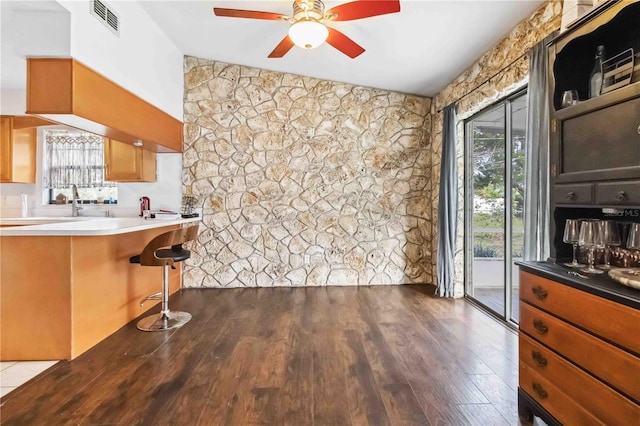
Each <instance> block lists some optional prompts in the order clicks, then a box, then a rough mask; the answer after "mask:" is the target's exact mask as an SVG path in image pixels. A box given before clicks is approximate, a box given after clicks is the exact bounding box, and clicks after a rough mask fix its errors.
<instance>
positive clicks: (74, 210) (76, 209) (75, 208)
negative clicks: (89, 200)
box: [71, 183, 82, 217]
mask: <svg viewBox="0 0 640 426" xmlns="http://www.w3.org/2000/svg"><path fill="white" fill-rule="evenodd" d="M71 192H72V197H73V199H72V200H71V216H73V217H78V216H80V210H82V206H81V205H79V204H78V201H80V196H79V195H78V187H77V186H76V184H75V183H74V184H73V185H71Z"/></svg>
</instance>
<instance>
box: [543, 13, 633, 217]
mask: <svg viewBox="0 0 640 426" xmlns="http://www.w3.org/2000/svg"><path fill="white" fill-rule="evenodd" d="M638 22H640V1H638V0H635V1H620V2H616V1H612V2H607V3H604V4H603V5H602V6H600V7H598V8H596V9H595V10H594V11H593V12H592V13H590V14H589V15H588V16H586V17H585V18H584V19H582V20H581V21H580V22H578V23H576V25H574V27H573V28H570V29H569V30H568V31H567V32H565V33H563V34H562V35H560V36H559V37H557V38H556V39H555V40H554V41H553V42H552V44H551V45H550V46H549V77H550V78H549V80H550V104H551V117H550V118H551V129H550V131H551V147H550V148H551V158H550V160H551V162H550V164H551V170H550V174H551V179H552V182H553V184H554V188H553V200H552V201H553V202H554V204H555V205H560V206H562V205H567V206H594V205H595V206H598V207H607V206H611V207H616V206H638V205H640V31H638ZM598 46H604V49H605V62H604V66H603V76H602V90H601V94H600V95H592V96H591V98H590V80H591V75H592V70H593V69H594V63H595V60H594V57H595V55H596V51H598ZM568 90H576V91H577V92H578V95H579V99H580V101H579V102H577V103H576V104H573V105H564V106H563V105H562V98H563V93H564V92H565V91H568Z"/></svg>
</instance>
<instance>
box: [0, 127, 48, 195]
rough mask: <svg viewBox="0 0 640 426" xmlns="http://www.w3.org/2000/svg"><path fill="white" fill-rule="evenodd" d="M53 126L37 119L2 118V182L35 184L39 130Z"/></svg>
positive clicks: (0, 178) (0, 144)
mask: <svg viewBox="0 0 640 426" xmlns="http://www.w3.org/2000/svg"><path fill="white" fill-rule="evenodd" d="M51 124H54V123H51V122H48V121H46V120H42V119H39V118H37V117H20V116H2V117H0V129H1V133H2V135H1V137H0V182H2V183H35V181H36V145H37V130H38V129H37V128H38V126H44V125H51Z"/></svg>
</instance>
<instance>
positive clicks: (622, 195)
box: [616, 191, 627, 201]
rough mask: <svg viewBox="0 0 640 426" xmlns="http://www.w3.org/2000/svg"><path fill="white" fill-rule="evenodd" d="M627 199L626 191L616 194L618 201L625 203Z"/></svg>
mask: <svg viewBox="0 0 640 426" xmlns="http://www.w3.org/2000/svg"><path fill="white" fill-rule="evenodd" d="M626 199H627V193H626V192H624V191H620V192H618V193H617V194H616V200H617V201H625V200H626Z"/></svg>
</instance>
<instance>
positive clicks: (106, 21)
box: [90, 0, 120, 36]
mask: <svg viewBox="0 0 640 426" xmlns="http://www.w3.org/2000/svg"><path fill="white" fill-rule="evenodd" d="M90 3H91V14H92V15H93V16H95V17H96V19H97V20H98V21H100V22H102V24H103V25H104V26H105V27H107V28H109V29H110V30H111V32H112V33H114V34H115V35H117V36H120V18H119V17H118V14H117V13H116V12H115V11H114V10H113V9H112V8H111V6H109V5H107V3H105V2H103V1H102V0H91V2H90Z"/></svg>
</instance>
